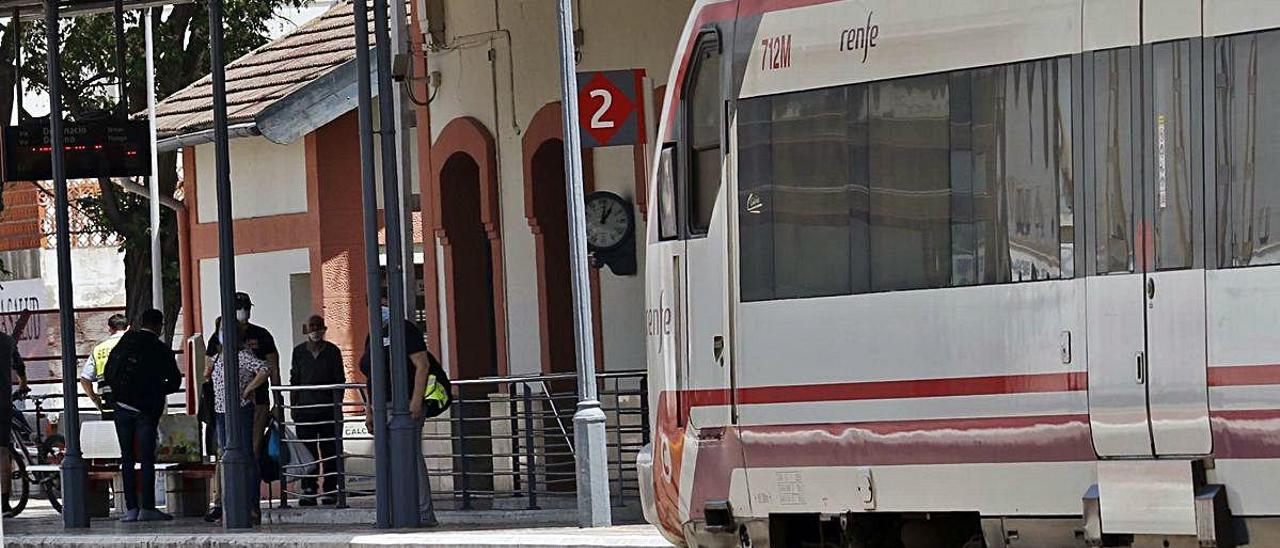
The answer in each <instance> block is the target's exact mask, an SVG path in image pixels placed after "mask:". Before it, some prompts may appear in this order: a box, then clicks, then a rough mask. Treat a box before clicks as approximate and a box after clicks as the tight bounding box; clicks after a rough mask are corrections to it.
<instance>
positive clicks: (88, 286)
mask: <svg viewBox="0 0 1280 548" xmlns="http://www.w3.org/2000/svg"><path fill="white" fill-rule="evenodd" d="M40 272H41V273H42V274H41V276H40V277H41V279H42V280H44V285H45V289H46V294H47V295H48V296H49V299H48V300H47V301H42V303H41V304H42V306H44V307H45V308H57V307H58V252H57V251H56V250H53V249H41V250H40ZM71 291H72V295H73V298H74V299H75V306H76V308H87V307H98V306H124V305H125V291H124V253H121V252H120V251H119V250H118V249H117V248H115V247H77V248H72V250H71Z"/></svg>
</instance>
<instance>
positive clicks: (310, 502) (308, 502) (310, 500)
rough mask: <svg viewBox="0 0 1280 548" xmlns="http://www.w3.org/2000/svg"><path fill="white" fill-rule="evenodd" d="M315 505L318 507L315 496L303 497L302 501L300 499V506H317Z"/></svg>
mask: <svg viewBox="0 0 1280 548" xmlns="http://www.w3.org/2000/svg"><path fill="white" fill-rule="evenodd" d="M315 505H316V496H315V495H307V496H304V497H302V498H301V499H298V506H315Z"/></svg>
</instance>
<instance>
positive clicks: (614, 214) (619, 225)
mask: <svg viewBox="0 0 1280 548" xmlns="http://www.w3.org/2000/svg"><path fill="white" fill-rule="evenodd" d="M586 217H587V219H586V220H587V248H588V249H590V250H591V251H592V252H595V253H600V252H609V251H614V250H617V249H618V248H620V247H622V245H623V244H625V243H627V241H628V240H630V239H631V238H632V237H633V235H634V234H635V230H636V216H635V213H634V210H633V209H632V207H631V204H630V203H628V202H627V201H626V200H625V199H623V198H622V196H618V195H617V194H614V193H612V192H608V191H597V192H592V193H591V194H590V195H588V196H587V197H586Z"/></svg>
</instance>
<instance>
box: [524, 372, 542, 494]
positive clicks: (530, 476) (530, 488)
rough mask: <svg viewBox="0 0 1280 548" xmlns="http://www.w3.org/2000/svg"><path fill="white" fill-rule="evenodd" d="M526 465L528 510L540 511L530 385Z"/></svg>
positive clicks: (526, 388) (526, 396) (526, 386)
mask: <svg viewBox="0 0 1280 548" xmlns="http://www.w3.org/2000/svg"><path fill="white" fill-rule="evenodd" d="M523 386H524V448H525V449H524V451H525V457H524V460H525V462H524V465H525V481H524V483H525V492H526V493H528V498H529V502H528V505H529V506H528V508H529V509H530V510H537V509H538V468H537V460H536V459H537V458H538V455H537V451H536V449H535V447H534V445H533V389H531V388H529V384H528V383H525V384H524V385H523Z"/></svg>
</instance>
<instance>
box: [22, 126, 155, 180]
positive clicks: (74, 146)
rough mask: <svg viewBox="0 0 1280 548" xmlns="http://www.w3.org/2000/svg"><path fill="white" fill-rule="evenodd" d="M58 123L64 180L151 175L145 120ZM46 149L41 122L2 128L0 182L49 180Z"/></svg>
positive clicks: (49, 153)
mask: <svg viewBox="0 0 1280 548" xmlns="http://www.w3.org/2000/svg"><path fill="white" fill-rule="evenodd" d="M62 127H63V135H64V143H63V146H64V148H65V150H66V154H65V155H64V156H63V157H64V158H65V159H66V160H65V162H66V170H67V178H68V179H93V178H97V177H139V176H148V175H151V147H150V146H149V144H148V142H147V139H148V125H147V122H146V121H145V120H142V121H124V120H104V121H94V122H65V123H64V124H63V126H62ZM52 151H53V148H52V147H51V146H50V144H49V124H48V122H47V121H44V122H39V123H24V124H21V125H17V126H8V127H6V128H4V180H5V181H47V180H50V179H53V164H52Z"/></svg>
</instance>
